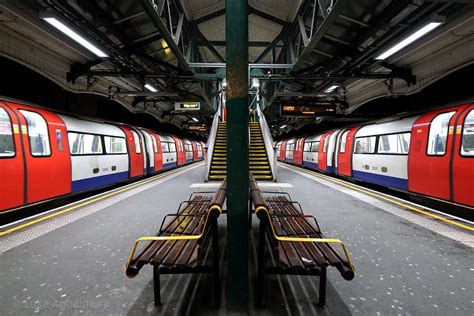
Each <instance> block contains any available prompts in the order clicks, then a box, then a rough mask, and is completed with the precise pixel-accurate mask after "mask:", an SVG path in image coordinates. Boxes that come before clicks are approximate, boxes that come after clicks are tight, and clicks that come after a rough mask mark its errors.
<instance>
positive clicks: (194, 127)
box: [188, 123, 208, 133]
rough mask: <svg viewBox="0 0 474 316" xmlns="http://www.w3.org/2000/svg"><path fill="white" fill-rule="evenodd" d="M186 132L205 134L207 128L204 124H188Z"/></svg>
mask: <svg viewBox="0 0 474 316" xmlns="http://www.w3.org/2000/svg"><path fill="white" fill-rule="evenodd" d="M188 130H189V131H190V132H199V133H207V131H208V128H207V125H206V124H199V123H188Z"/></svg>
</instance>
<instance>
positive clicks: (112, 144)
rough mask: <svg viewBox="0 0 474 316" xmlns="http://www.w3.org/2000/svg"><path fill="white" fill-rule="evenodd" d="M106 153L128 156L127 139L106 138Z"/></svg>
mask: <svg viewBox="0 0 474 316" xmlns="http://www.w3.org/2000/svg"><path fill="white" fill-rule="evenodd" d="M104 144H105V152H106V153H107V154H126V153H127V146H126V144H125V138H122V137H113V136H104Z"/></svg>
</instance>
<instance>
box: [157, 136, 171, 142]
mask: <svg viewBox="0 0 474 316" xmlns="http://www.w3.org/2000/svg"><path fill="white" fill-rule="evenodd" d="M158 136H159V137H160V140H161V141H162V142H172V143H174V138H173V137H171V136H169V135H160V134H158Z"/></svg>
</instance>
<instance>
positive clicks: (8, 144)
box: [0, 107, 18, 158]
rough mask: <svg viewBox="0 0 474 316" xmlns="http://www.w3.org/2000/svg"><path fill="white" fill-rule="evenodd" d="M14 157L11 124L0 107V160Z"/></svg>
mask: <svg viewBox="0 0 474 316" xmlns="http://www.w3.org/2000/svg"><path fill="white" fill-rule="evenodd" d="M17 128H18V127H17ZM14 156H15V143H14V142H13V129H12V122H11V120H10V116H9V115H8V113H7V111H6V110H5V109H4V108H2V107H0V158H5V157H14Z"/></svg>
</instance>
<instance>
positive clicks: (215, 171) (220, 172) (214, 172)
mask: <svg viewBox="0 0 474 316" xmlns="http://www.w3.org/2000/svg"><path fill="white" fill-rule="evenodd" d="M226 173H227V171H226V170H212V169H211V174H213V175H214V174H226Z"/></svg>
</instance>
